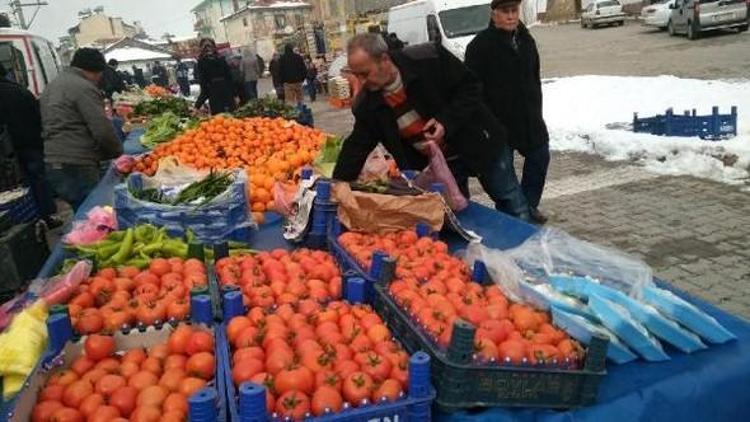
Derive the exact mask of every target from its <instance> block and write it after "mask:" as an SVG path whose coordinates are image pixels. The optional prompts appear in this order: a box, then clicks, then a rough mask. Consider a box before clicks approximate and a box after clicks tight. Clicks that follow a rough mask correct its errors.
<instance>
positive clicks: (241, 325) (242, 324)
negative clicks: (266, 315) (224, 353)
mask: <svg viewBox="0 0 750 422" xmlns="http://www.w3.org/2000/svg"><path fill="white" fill-rule="evenodd" d="M250 326H252V322H251V321H250V318H248V317H246V316H238V317H235V318H232V320H231V321H229V324H227V339H228V340H229V342H230V343H232V344H234V340H235V338H237V335H239V333H240V332H241V331H242V330H243V329H245V328H247V327H250Z"/></svg>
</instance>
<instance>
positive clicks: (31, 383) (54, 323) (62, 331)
mask: <svg viewBox="0 0 750 422" xmlns="http://www.w3.org/2000/svg"><path fill="white" fill-rule="evenodd" d="M211 322H212V321H211V319H210V318H208V319H207V320H206V318H205V315H203V316H202V320H201V318H200V317H199V318H198V320H196V323H198V324H205V326H206V327H207V328H209V329H210V330H211V331H213V332H214V336H215V350H214V353H216V375H215V378H214V380H213V382H212V383H209V387H207V388H204V389H203V390H201V391H199V392H197V393H195V394H194V395H193V396H192V397H190V399H189V400H188V401H189V404H190V409H189V419H190V420H191V421H195V422H225V421H227V420H228V419H227V406H226V399H225V397H226V390H225V385H226V382H225V380H224V371H223V370H222V367H221V365H220V363H219V361H220V359H219V353H220V346H219V345H220V344H222V343H221V341H220V339H219V338H218V337H217V336H218V333H219V332H220V330H216V329H214V328H213V327H212V326H211ZM47 326H48V331H49V332H50V335H51V337H50V345H49V347H48V351H47V353H46V354H45V355H44V356H43V358H42V360H41V361H40V362H39V363H38V364H37V366H36V368H34V370H33V371H32V373H31V375H30V376H29V377H28V379H27V381H26V384H25V386H24V389H23V390H21V392H20V393H19V394H18V396H17V397H16V398H15V399H14V400H13V401H11V402H7V403H5V404H4V407H3V409H2V414H1V415H0V419H2V420H8V421H27V420H28V417H29V415H31V411H32V409H33V407H34V405H35V404H36V402H37V395H38V393H39V391H40V390H41V388H42V387H44V385H45V383H46V381H47V378H48V376H49V375H50V373H51V371H52V370H54V369H55V368H57V367H59V366H67V365H70V363H72V361H73V360H74V359H75V358H76V357H78V356H80V355H81V354H82V353H83V344H84V341H83V340H84V338H85V337H84V338H80V339H74V338H73V337H72V328H71V327H70V318H69V317H68V315H67V313H66V312H63V313H53V314H51V315H50V317H49V319H48V321H47ZM66 327H67V328H66ZM173 329H174V326H172V325H164V326H162V327H160V328H156V327H149V328H148V329H145V330H136V331H130V332H119V333H116V334H115V335H114V338H115V342H116V344H117V349H118V350H128V349H132V348H136V347H150V346H153V345H155V344H159V343H164V342H166V341H167V339H168V338H169V334H170V333H171V332H172V330H173Z"/></svg>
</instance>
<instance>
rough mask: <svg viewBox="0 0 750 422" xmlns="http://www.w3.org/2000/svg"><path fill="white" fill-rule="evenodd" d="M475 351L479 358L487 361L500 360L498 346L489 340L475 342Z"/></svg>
mask: <svg viewBox="0 0 750 422" xmlns="http://www.w3.org/2000/svg"><path fill="white" fill-rule="evenodd" d="M474 351H475V353H476V355H477V357H478V358H480V359H483V360H486V361H491V360H497V359H498V358H499V354H498V351H497V346H496V345H495V343H493V342H492V340H490V339H487V338H481V339H479V340H478V341H475V342H474Z"/></svg>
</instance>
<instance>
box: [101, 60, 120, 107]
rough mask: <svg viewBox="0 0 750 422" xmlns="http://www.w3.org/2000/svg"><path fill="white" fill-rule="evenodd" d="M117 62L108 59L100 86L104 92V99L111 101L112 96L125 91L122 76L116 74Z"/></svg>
mask: <svg viewBox="0 0 750 422" xmlns="http://www.w3.org/2000/svg"><path fill="white" fill-rule="evenodd" d="M118 65H119V62H118V61H117V60H116V59H110V60H109V61H108V62H107V68H106V69H104V73H103V74H102V81H101V83H100V86H101V88H102V91H104V98H106V99H108V100H111V99H112V96H113V95H114V94H115V92H117V93H122V92H123V91H125V82H124V81H123V80H122V76H120V74H119V73H118V72H117V66H118Z"/></svg>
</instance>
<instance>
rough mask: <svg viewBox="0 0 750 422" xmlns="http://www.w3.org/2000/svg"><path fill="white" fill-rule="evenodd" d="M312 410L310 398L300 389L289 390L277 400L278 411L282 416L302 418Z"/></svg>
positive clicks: (295, 418)
mask: <svg viewBox="0 0 750 422" xmlns="http://www.w3.org/2000/svg"><path fill="white" fill-rule="evenodd" d="M309 411H310V399H309V398H308V397H307V395H306V394H305V393H302V392H300V391H295V390H292V391H287V392H286V393H284V394H282V395H281V397H279V399H278V400H277V401H276V412H277V413H278V414H279V415H280V416H281V417H290V418H292V419H294V420H301V419H302V418H304V417H305V414H306V413H308V412H309Z"/></svg>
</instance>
